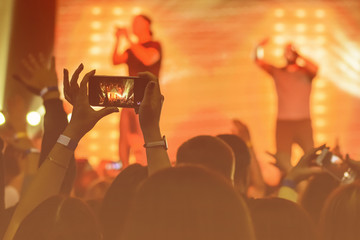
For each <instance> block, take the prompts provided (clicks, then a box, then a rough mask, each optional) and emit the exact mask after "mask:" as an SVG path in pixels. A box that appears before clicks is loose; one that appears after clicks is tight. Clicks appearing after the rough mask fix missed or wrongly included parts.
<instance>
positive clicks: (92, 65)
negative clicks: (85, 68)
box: [90, 62, 102, 69]
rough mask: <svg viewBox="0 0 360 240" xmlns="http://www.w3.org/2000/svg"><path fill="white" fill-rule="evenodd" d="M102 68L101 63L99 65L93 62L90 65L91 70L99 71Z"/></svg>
mask: <svg viewBox="0 0 360 240" xmlns="http://www.w3.org/2000/svg"><path fill="white" fill-rule="evenodd" d="M101 66H102V65H101V64H100V63H98V62H93V63H91V64H90V68H91V69H99V68H101Z"/></svg>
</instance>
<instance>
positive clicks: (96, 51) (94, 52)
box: [89, 47, 101, 55]
mask: <svg viewBox="0 0 360 240" xmlns="http://www.w3.org/2000/svg"><path fill="white" fill-rule="evenodd" d="M89 52H90V54H91V55H99V54H100V53H101V48H99V47H92V48H90V49H89Z"/></svg>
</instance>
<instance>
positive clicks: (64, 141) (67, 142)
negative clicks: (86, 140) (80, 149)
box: [57, 134, 78, 151]
mask: <svg viewBox="0 0 360 240" xmlns="http://www.w3.org/2000/svg"><path fill="white" fill-rule="evenodd" d="M57 143H60V144H61V145H63V146H65V147H66V148H68V149H70V150H72V151H75V149H76V147H77V145H78V143H77V142H76V141H74V140H72V139H71V138H69V137H68V136H65V135H62V134H61V135H60V136H59V138H58V140H57Z"/></svg>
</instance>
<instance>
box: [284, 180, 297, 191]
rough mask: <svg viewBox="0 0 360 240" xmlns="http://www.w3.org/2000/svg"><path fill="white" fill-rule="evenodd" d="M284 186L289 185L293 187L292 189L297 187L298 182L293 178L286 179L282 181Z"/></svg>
mask: <svg viewBox="0 0 360 240" xmlns="http://www.w3.org/2000/svg"><path fill="white" fill-rule="evenodd" d="M281 185H282V186H284V187H289V188H292V189H296V183H295V182H294V181H293V180H290V179H286V178H285V179H284V180H283V181H282V184H281Z"/></svg>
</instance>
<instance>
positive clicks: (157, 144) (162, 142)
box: [144, 136, 168, 150]
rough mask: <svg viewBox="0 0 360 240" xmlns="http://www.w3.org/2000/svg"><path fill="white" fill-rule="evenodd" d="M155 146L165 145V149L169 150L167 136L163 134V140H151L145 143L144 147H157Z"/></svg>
mask: <svg viewBox="0 0 360 240" xmlns="http://www.w3.org/2000/svg"><path fill="white" fill-rule="evenodd" d="M155 147H163V148H164V149H165V150H167V149H168V144H167V140H166V137H165V136H163V138H162V140H161V141H155V142H149V143H145V144H144V148H155Z"/></svg>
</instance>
